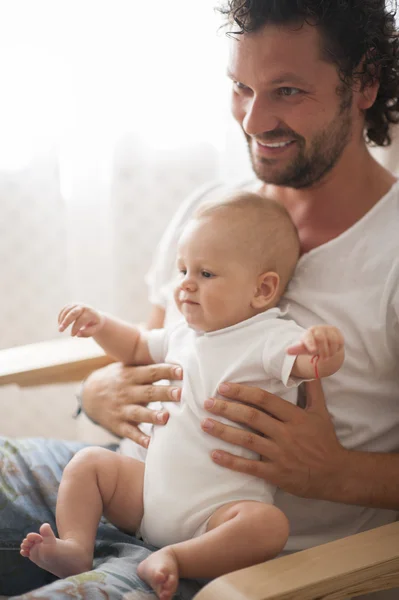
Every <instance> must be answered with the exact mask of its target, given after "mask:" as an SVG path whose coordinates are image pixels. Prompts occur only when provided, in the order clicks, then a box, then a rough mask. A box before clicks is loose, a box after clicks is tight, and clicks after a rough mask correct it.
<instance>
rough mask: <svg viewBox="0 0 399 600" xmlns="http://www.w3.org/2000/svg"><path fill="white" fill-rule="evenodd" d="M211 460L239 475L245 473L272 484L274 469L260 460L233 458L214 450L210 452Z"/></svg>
mask: <svg viewBox="0 0 399 600" xmlns="http://www.w3.org/2000/svg"><path fill="white" fill-rule="evenodd" d="M211 458H212V460H213V461H214V462H215V463H217V464H218V465H220V466H222V467H227V468H228V469H231V470H232V471H238V472H239V473H246V474H247V475H253V476H254V477H259V478H260V479H264V480H265V481H267V482H268V483H273V474H274V468H273V465H272V464H269V463H267V462H264V461H260V460H251V459H250V458H242V457H241V456H235V455H234V454H230V453H229V452H223V451H221V450H214V451H213V452H211Z"/></svg>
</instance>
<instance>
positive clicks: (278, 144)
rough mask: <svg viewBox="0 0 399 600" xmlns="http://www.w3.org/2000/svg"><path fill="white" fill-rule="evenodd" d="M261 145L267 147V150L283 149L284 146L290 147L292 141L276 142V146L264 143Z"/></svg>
mask: <svg viewBox="0 0 399 600" xmlns="http://www.w3.org/2000/svg"><path fill="white" fill-rule="evenodd" d="M259 144H260V145H261V146H266V148H283V146H288V144H291V140H289V141H288V142H275V143H274V144H262V142H259Z"/></svg>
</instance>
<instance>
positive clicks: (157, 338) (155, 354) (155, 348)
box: [145, 329, 168, 363]
mask: <svg viewBox="0 0 399 600" xmlns="http://www.w3.org/2000/svg"><path fill="white" fill-rule="evenodd" d="M145 337H146V340H147V343H148V350H149V352H150V354H151V357H152V360H153V361H154V363H162V362H164V361H165V357H166V354H167V351H168V330H167V329H151V330H150V331H146V332H145Z"/></svg>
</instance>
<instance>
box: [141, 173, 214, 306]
mask: <svg viewBox="0 0 399 600" xmlns="http://www.w3.org/2000/svg"><path fill="white" fill-rule="evenodd" d="M219 189H220V190H223V189H224V186H223V185H222V184H221V183H219V182H213V183H211V184H210V183H208V184H206V185H204V186H202V187H201V188H200V189H198V190H196V191H195V192H194V193H193V194H191V195H190V196H189V197H188V198H187V199H186V200H185V201H184V202H183V204H182V205H181V206H180V208H179V209H178V210H177V212H176V213H175V215H174V217H173V218H172V220H171V221H170V223H169V225H168V227H167V228H166V230H165V233H164V234H163V236H162V238H161V240H160V242H159V244H158V246H157V247H156V249H155V253H154V257H153V261H152V264H151V266H150V269H149V271H148V272H147V275H146V277H145V281H146V283H147V285H148V298H149V301H150V303H151V304H155V305H156V306H161V307H162V308H164V309H166V308H167V304H168V299H169V295H170V294H169V288H170V282H171V280H172V278H173V275H174V271H175V262H176V248H177V242H178V240H179V237H180V234H181V232H182V230H183V227H184V225H185V224H186V223H187V221H188V220H189V218H190V217H191V215H192V214H193V213H194V211H195V209H196V208H197V206H199V205H200V204H202V203H203V202H205V201H207V200H208V199H209V198H211V197H212V196H213V193H215V194H217V193H220V192H218V190H219Z"/></svg>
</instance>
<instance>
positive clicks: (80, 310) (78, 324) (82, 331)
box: [58, 304, 105, 337]
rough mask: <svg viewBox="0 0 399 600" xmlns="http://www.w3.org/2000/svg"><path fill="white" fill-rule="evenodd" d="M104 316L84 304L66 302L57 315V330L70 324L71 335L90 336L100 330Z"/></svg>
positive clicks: (63, 328)
mask: <svg viewBox="0 0 399 600" xmlns="http://www.w3.org/2000/svg"><path fill="white" fill-rule="evenodd" d="M104 323H105V316H104V315H103V314H102V313H101V312H99V311H98V310H95V309H94V308H92V307H91V306H87V305H86V304H67V305H66V306H64V308H62V309H61V311H60V314H59V315H58V330H59V331H61V332H62V331H65V329H67V328H68V327H69V326H70V325H72V328H71V335H72V336H77V337H92V336H93V335H96V334H97V333H99V331H101V329H102V328H103V325H104Z"/></svg>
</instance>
